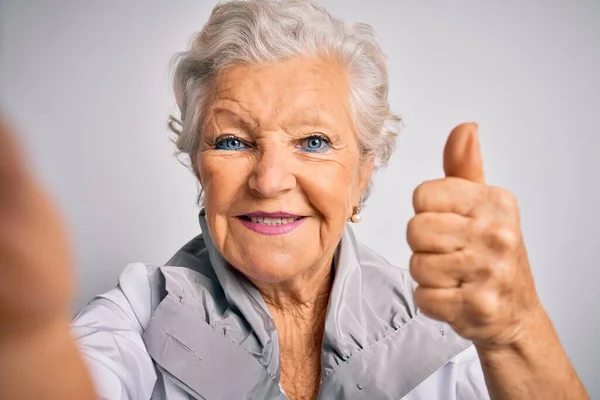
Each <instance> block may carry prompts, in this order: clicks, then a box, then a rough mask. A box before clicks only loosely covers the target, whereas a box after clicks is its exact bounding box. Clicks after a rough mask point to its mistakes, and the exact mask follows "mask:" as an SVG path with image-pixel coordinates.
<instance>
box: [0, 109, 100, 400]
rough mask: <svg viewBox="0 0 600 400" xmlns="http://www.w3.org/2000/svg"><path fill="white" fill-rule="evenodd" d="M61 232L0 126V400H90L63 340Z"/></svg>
mask: <svg viewBox="0 0 600 400" xmlns="http://www.w3.org/2000/svg"><path fill="white" fill-rule="evenodd" d="M72 282H73V278H72V274H71V260H70V256H69V250H68V245H67V239H66V234H65V229H64V226H63V224H62V222H61V221H60V218H59V216H58V213H57V212H56V210H55V208H54V206H53V205H52V202H51V201H50V199H49V197H48V196H47V195H46V193H45V192H44V190H43V189H42V187H41V185H40V184H39V183H38V182H37V181H36V180H35V178H34V177H33V175H32V174H31V173H30V171H29V168H28V167H27V165H26V163H25V161H24V157H23V155H22V154H21V152H20V151H19V149H18V146H17V144H16V140H15V137H14V136H13V135H12V134H11V132H9V130H8V127H7V125H6V124H5V123H3V121H2V120H1V119H0V400H9V399H10V400H12V399H44V400H54V399H56V400H59V399H61V400H62V399H80V400H93V399H95V398H96V395H95V394H94V388H93V384H92V380H91V377H90V375H89V374H88V371H87V369H86V367H85V363H84V361H83V358H82V356H81V354H80V353H79V351H78V349H77V346H76V344H75V342H74V341H73V339H72V337H71V335H70V334H69V320H70V316H69V302H70V300H71V294H72V292H73V283H72Z"/></svg>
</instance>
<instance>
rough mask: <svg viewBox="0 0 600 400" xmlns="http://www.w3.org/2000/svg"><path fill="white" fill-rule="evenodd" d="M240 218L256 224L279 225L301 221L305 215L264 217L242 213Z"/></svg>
mask: <svg viewBox="0 0 600 400" xmlns="http://www.w3.org/2000/svg"><path fill="white" fill-rule="evenodd" d="M238 218H240V219H242V220H245V221H250V222H254V223H255V224H262V225H270V226H277V225H287V224H292V223H294V222H296V221H299V220H301V219H302V218H305V217H298V216H294V217H292V216H286V217H263V216H253V215H240V216H239V217H238Z"/></svg>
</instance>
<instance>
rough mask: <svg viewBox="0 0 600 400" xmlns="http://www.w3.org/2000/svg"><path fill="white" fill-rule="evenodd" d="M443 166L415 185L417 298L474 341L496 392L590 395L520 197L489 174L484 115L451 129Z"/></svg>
mask: <svg viewBox="0 0 600 400" xmlns="http://www.w3.org/2000/svg"><path fill="white" fill-rule="evenodd" d="M444 171H445V174H446V176H445V178H442V179H438V180H433V181H429V182H425V183H423V184H421V185H420V186H419V187H418V188H417V189H416V190H415V193H414V198H413V203H414V207H415V214H416V215H415V217H414V218H413V219H412V220H411V221H410V222H409V225H408V228H407V239H408V243H409V245H410V246H411V249H412V250H413V256H412V258H411V262H410V270H411V274H412V276H413V278H414V279H415V281H416V282H417V283H418V284H419V286H418V287H417V289H416V290H415V301H416V303H417V305H418V306H419V308H420V309H421V310H422V311H423V313H425V314H426V315H429V316H430V317H432V318H435V319H438V320H440V321H445V322H447V323H449V324H450V325H451V326H452V328H453V329H454V330H455V331H456V332H457V333H458V334H459V335H461V336H463V337H465V338H467V339H469V340H471V341H472V342H473V343H474V344H475V346H476V348H477V351H478V353H479V357H480V360H481V364H482V368H483V372H484V376H485V380H486V385H487V388H488V391H489V394H490V396H491V397H492V398H493V399H495V400H503V399H511V400H514V399H528V400H530V399H540V400H541V399H543V400H552V399H557V400H558V399H587V398H588V397H587V394H586V393H585V389H584V388H583V385H582V384H581V382H580V381H579V379H578V378H577V375H576V373H575V371H574V370H573V367H572V366H571V364H570V362H569V360H568V358H567V356H566V354H565V351H564V349H563V348H562V346H561V344H560V342H559V340H558V337H557V335H556V332H555V331H554V328H553V326H552V323H551V322H550V319H549V318H548V315H547V314H546V312H545V311H544V309H543V307H542V306H541V304H540V300H539V298H538V295H537V292H536V289H535V285H534V281H533V275H532V272H531V268H530V265H529V259H528V256H527V251H526V247H525V243H524V240H523V235H522V233H521V221H520V213H519V209H518V204H517V201H516V199H515V198H514V196H513V195H512V194H511V193H510V192H508V191H507V190H505V189H502V188H498V187H494V186H489V185H487V184H486V183H485V179H484V172H483V161H482V156H481V152H480V149H479V140H478V136H477V125H475V124H472V123H469V124H461V125H459V126H458V127H456V128H455V129H454V130H453V131H452V133H451V134H450V137H449V138H448V141H447V143H446V147H445V149H444Z"/></svg>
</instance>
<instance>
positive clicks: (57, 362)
mask: <svg viewBox="0 0 600 400" xmlns="http://www.w3.org/2000/svg"><path fill="white" fill-rule="evenodd" d="M9 399H27V400H29V399H44V400H46V399H49V400H54V399H56V400H59V399H61V400H62V399H78V400H79V399H81V400H92V399H95V395H94V391H93V387H92V382H91V379H90V377H89V375H88V373H87V369H86V367H85V365H84V362H83V359H82V357H81V355H80V353H79V351H78V349H77V347H76V345H75V342H74V341H73V339H72V338H71V336H70V335H69V330H68V318H67V317H64V318H60V319H57V320H56V321H55V322H53V323H52V324H51V325H48V326H47V327H45V328H44V329H40V330H38V331H36V332H33V333H21V334H18V335H17V334H14V333H13V334H10V336H6V335H2V336H0V400H9Z"/></svg>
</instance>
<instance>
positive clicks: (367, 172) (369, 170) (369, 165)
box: [352, 155, 375, 207]
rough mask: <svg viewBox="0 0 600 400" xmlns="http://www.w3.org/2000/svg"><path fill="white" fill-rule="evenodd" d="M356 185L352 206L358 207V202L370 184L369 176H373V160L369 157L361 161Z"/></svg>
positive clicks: (372, 157)
mask: <svg viewBox="0 0 600 400" xmlns="http://www.w3.org/2000/svg"><path fill="white" fill-rule="evenodd" d="M358 168H359V169H358V185H357V191H356V195H355V198H354V199H353V200H354V203H353V204H352V206H353V207H354V206H358V205H359V203H360V200H361V198H362V196H363V194H364V193H365V191H366V190H367V188H368V187H369V182H371V176H372V175H373V171H374V169H375V158H374V156H372V155H370V156H369V157H368V158H366V159H364V160H362V161H361V162H360V164H359V166H358Z"/></svg>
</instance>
